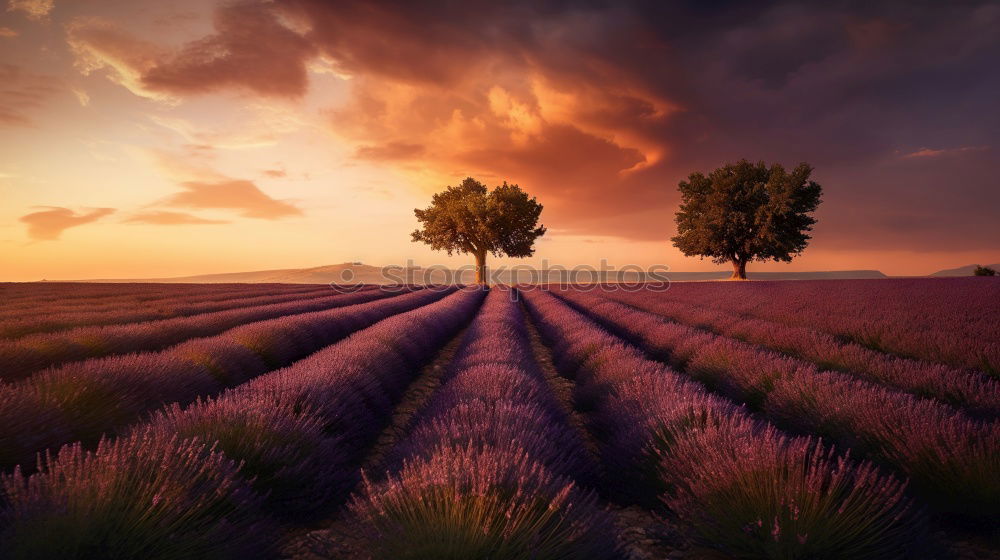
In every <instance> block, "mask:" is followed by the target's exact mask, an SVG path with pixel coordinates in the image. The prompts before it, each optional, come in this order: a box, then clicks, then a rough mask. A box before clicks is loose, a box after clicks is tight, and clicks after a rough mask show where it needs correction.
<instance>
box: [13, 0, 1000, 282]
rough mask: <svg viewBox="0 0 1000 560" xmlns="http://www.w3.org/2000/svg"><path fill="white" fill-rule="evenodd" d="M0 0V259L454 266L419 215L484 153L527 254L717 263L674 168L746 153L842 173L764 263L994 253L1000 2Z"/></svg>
mask: <svg viewBox="0 0 1000 560" xmlns="http://www.w3.org/2000/svg"><path fill="white" fill-rule="evenodd" d="M0 1H3V2H7V5H6V6H4V7H0V147H2V149H0V198H2V205H0V280H37V279H41V278H48V279H70V278H95V277H104V278H109V277H158V276H177V275H187V274H196V273H210V272H234V271H242V270H256V269H267V268H286V267H287V268H293V267H308V266H318V265H323V264H334V263H339V262H344V261H364V262H365V263H369V264H375V265H385V264H402V263H405V262H406V261H407V259H413V261H415V262H416V263H417V264H422V265H431V264H436V263H445V264H465V263H467V261H469V258H468V257H465V256H463V257H454V258H451V259H449V258H448V257H446V256H445V255H444V254H439V253H434V252H432V251H430V250H429V248H427V247H425V246H423V245H417V244H414V243H411V242H410V239H409V233H410V232H411V231H412V230H413V229H414V228H415V227H416V225H417V224H416V220H415V218H414V216H413V209H414V208H415V207H424V206H426V205H427V203H428V202H429V198H430V194H431V193H433V192H435V191H437V190H440V189H442V188H443V187H444V186H446V185H453V184H457V183H459V182H460V181H461V180H462V179H463V178H464V177H466V176H470V175H471V176H473V177H476V178H478V179H480V180H482V181H484V182H486V183H488V184H490V185H494V184H499V183H501V182H502V181H504V180H506V181H508V182H513V183H518V184H519V185H520V186H521V187H522V188H524V189H525V190H527V191H528V192H529V193H531V194H533V195H535V196H537V197H538V200H539V201H540V202H541V203H542V204H544V205H545V211H544V212H543V214H542V222H543V223H544V224H545V225H546V226H547V227H548V228H549V233H548V234H547V235H546V236H545V237H544V238H543V240H542V241H540V242H539V243H538V244H537V254H536V256H535V257H534V258H532V259H527V260H526V261H525V262H528V263H532V264H538V263H540V262H541V261H542V259H546V260H548V261H549V262H553V263H560V264H565V265H573V264H579V263H587V264H596V263H598V262H599V261H600V260H601V259H607V260H608V261H609V262H610V263H612V264H614V265H618V266H621V265H624V264H630V263H634V264H639V265H642V266H648V265H652V264H654V263H662V264H667V265H669V266H670V267H671V268H672V269H674V270H681V271H684V270H710V269H715V268H717V267H716V266H715V265H713V264H711V263H710V262H709V261H707V260H706V261H700V260H698V259H696V258H687V257H683V256H682V255H681V254H680V253H679V252H678V251H677V250H676V249H675V248H674V247H672V246H671V245H670V242H669V237H670V236H671V235H673V234H674V223H673V216H674V212H675V210H676V208H677V204H678V200H679V195H678V192H677V183H678V181H679V180H681V179H683V178H684V177H686V176H687V175H688V174H689V173H691V172H693V171H699V170H700V171H709V170H711V169H713V168H715V167H718V166H719V165H721V164H724V163H726V162H729V161H735V160H737V159H740V158H744V157H745V158H748V159H751V160H757V159H763V160H766V161H774V162H779V163H783V164H785V165H786V166H789V167H790V166H794V165H795V164H797V163H799V162H800V161H807V162H809V163H811V164H812V165H813V166H814V167H815V172H814V176H813V178H814V179H815V180H816V181H818V182H819V183H821V184H822V185H823V187H824V202H823V204H822V205H821V207H820V210H819V212H818V214H817V218H818V220H819V223H818V225H817V226H816V228H815V231H814V239H813V242H812V244H811V245H810V247H809V248H808V249H807V250H806V252H805V254H804V255H803V256H802V257H800V258H798V259H797V260H795V261H794V262H793V263H791V264H789V265H785V264H773V263H772V264H753V265H751V267H750V268H751V271H752V270H824V269H862V268H876V269H880V270H882V271H883V272H886V273H888V274H925V273H930V272H933V271H935V270H938V269H941V268H950V267H955V266H960V265H965V264H970V263H984V264H986V263H994V262H997V261H1000V181H998V176H1000V175H998V171H1000V166H998V164H997V162H998V151H1000V109H998V107H997V103H998V100H1000V72H998V71H997V67H998V66H1000V5H998V4H997V3H996V2H983V3H981V4H977V3H975V2H955V3H945V2H941V3H930V2H863V3H862V2H858V3H839V2H817V3H816V4H815V6H812V7H810V6H807V5H805V4H803V3H788V4H783V3H773V4H770V5H768V4H765V3H734V4H733V5H732V6H728V5H727V4H726V3H716V2H688V3H683V2H678V3H672V2H523V3H503V2H475V1H468V2H447V3H425V2H399V3H398V4H397V3H371V2H351V1H319V0H275V1H259V0H253V1H240V2H218V3H215V2H210V1H204V0H198V1H195V0H178V1H171V2H142V1H136V0H0ZM435 6H436V7H435ZM493 262H494V263H496V262H497V261H493Z"/></svg>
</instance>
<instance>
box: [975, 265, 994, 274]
mask: <svg viewBox="0 0 1000 560" xmlns="http://www.w3.org/2000/svg"><path fill="white" fill-rule="evenodd" d="M972 274H973V275H974V276H996V275H997V271H995V270H993V269H992V268H990V267H988V266H982V265H978V264H977V265H976V269H975V270H973V271H972Z"/></svg>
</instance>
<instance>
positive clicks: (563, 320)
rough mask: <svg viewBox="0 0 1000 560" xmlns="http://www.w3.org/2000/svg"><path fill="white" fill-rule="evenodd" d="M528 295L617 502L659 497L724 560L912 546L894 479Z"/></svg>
mask: <svg viewBox="0 0 1000 560" xmlns="http://www.w3.org/2000/svg"><path fill="white" fill-rule="evenodd" d="M525 299H526V303H527V305H528V307H529V309H530V311H531V313H532V314H533V315H534V316H535V317H536V319H537V320H538V321H539V323H540V325H541V329H542V332H543V335H544V336H545V338H546V339H547V340H548V341H549V343H550V344H551V345H552V347H553V353H554V356H555V359H556V362H557V367H558V368H559V370H560V371H561V372H563V373H564V374H566V375H568V376H570V377H572V378H573V379H575V381H576V383H577V387H578V391H577V402H578V403H579V405H580V406H582V407H584V408H585V409H587V410H590V411H591V412H590V414H589V417H590V420H591V422H590V425H591V427H592V431H593V433H594V435H595V436H596V437H597V439H598V440H599V442H600V444H601V456H602V459H603V461H604V463H605V465H606V469H607V472H608V473H609V476H608V481H607V486H608V488H609V489H611V490H612V491H613V493H614V494H615V495H617V496H619V497H620V499H622V500H625V501H635V500H638V501H646V502H647V503H648V502H649V498H650V497H652V498H653V499H654V500H658V501H659V502H660V503H661V505H663V506H665V507H667V508H669V509H670V510H671V511H672V512H673V513H674V515H676V516H677V518H678V519H679V520H680V521H681V522H682V523H683V525H684V527H685V528H686V529H687V530H688V531H689V532H690V534H691V537H692V540H693V541H694V543H696V544H697V545H700V546H701V547H705V548H711V549H715V550H717V551H719V552H721V553H723V554H724V555H726V557H739V558H903V557H907V555H908V554H909V552H910V551H911V550H912V549H913V547H914V546H915V545H916V544H917V543H916V539H917V538H918V537H919V536H920V534H921V531H922V517H921V515H920V514H919V512H917V511H915V509H914V506H913V505H912V503H911V501H910V500H909V499H908V498H906V496H905V495H904V486H905V485H904V484H903V483H902V482H900V481H899V480H897V479H894V478H892V477H891V476H886V475H883V474H881V473H880V472H879V471H878V470H877V469H876V468H874V467H873V466H872V465H870V464H867V463H857V462H853V461H851V460H849V459H847V458H846V457H841V456H837V455H835V454H834V453H833V451H832V450H830V449H827V448H825V447H823V446H822V445H821V444H819V443H818V442H816V441H815V440H812V439H809V438H792V437H789V436H787V435H785V434H783V433H781V432H780V431H778V430H776V429H775V428H774V427H772V426H770V425H767V424H764V423H762V422H759V421H756V420H754V419H753V418H752V417H750V416H749V415H748V414H747V413H746V412H745V410H744V409H742V408H741V407H738V406H735V405H733V404H732V403H731V402H728V401H726V400H724V399H722V398H719V397H716V396H713V395H710V394H708V393H707V392H706V391H705V390H704V389H703V388H702V387H701V386H700V385H698V384H696V383H693V382H690V381H686V380H684V379H683V378H682V377H681V376H679V375H677V374H676V373H674V372H673V371H672V370H670V369H669V368H668V367H666V366H665V365H663V364H661V363H659V362H655V361H652V360H650V359H647V358H646V357H645V356H644V355H643V354H642V352H640V351H639V350H638V349H636V348H634V347H632V346H630V345H628V344H626V343H624V342H623V341H622V340H621V339H619V338H617V337H615V336H613V335H611V334H609V333H608V332H606V331H604V330H603V329H601V328H599V327H598V326H597V325H596V324H595V323H594V322H593V321H591V320H589V319H587V318H586V317H585V316H584V315H583V314H581V313H578V312H576V311H574V310H573V309H572V308H571V307H569V306H568V305H567V304H566V303H565V302H563V301H561V300H559V299H558V298H555V297H553V296H552V295H550V294H548V293H544V292H540V291H532V292H527V293H525Z"/></svg>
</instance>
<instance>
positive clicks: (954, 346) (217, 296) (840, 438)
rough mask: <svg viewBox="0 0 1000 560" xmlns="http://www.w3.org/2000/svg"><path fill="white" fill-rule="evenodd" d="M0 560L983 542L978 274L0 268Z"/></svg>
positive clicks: (702, 552) (681, 553) (992, 388)
mask: <svg viewBox="0 0 1000 560" xmlns="http://www.w3.org/2000/svg"><path fill="white" fill-rule="evenodd" d="M0 302H2V303H0V471H2V476H0V558H2V559H7V558H10V559H38V558H122V559H124V558H156V559H175V558H219V559H223V558H225V559H228V558H233V559H236V558H241V559H242V558H298V559H316V558H362V559H363V558H373V559H473V558H482V559H487V558H488V559H507V558H511V559H522V558H523V559H539V560H541V559H567V560H570V559H596V560H600V559H609V560H610V559H622V560H626V559H635V560H638V559H654V558H691V559H696V558H720V559H721V558H740V559H855V558H856V559H881V558H900V559H903V558H941V559H950V558H960V559H966V558H968V559H973V558H996V557H998V555H1000V544H998V534H997V522H996V520H997V519H1000V424H998V419H1000V281H998V280H996V279H992V278H953V279H908V280H824V281H795V282H749V283H700V282H699V283H684V284H674V285H673V286H671V287H670V289H669V290H667V291H653V290H631V291H629V290H621V289H613V287H611V286H603V287H602V286H576V287H558V286H546V287H544V288H543V287H538V286H522V287H519V288H511V287H504V286H495V287H493V288H492V289H485V288H471V287H469V288H459V287H448V288H445V287H421V286H410V287H405V288H397V289H386V288H380V287H375V286H365V287H361V288H353V289H333V288H331V287H329V286H322V285H291V284H213V285H208V284H60V283H38V284H0Z"/></svg>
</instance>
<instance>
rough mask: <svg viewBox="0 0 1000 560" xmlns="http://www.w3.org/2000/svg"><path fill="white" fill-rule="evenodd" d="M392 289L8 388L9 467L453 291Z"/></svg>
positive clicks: (3, 443)
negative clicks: (343, 304) (387, 293)
mask: <svg viewBox="0 0 1000 560" xmlns="http://www.w3.org/2000/svg"><path fill="white" fill-rule="evenodd" d="M392 295H393V296H395V297H389V298H381V299H375V300H374V301H370V302H367V303H360V304H356V305H352V306H348V307H339V308H335V309H328V310H324V311H316V312H312V313H303V314H299V315H288V316H285V317H280V318H277V319H270V320H265V321H259V322H255V323H250V324H247V325H242V326H240V327H236V328H234V329H231V330H229V331H226V332H224V333H222V334H219V335H216V336H213V337H209V338H200V339H195V340H190V341H187V342H185V343H182V344H179V345H177V346H174V347H172V348H168V349H166V350H163V351H159V352H146V353H137V354H130V355H126V356H113V357H108V358H98V359H93V360H86V361H83V362H74V363H72V364H67V365H65V366H63V367H60V368H56V369H50V370H46V371H44V372H42V373H39V374H38V375H35V376H32V377H31V378H29V379H26V380H23V381H21V382H18V383H14V384H10V385H6V386H0V468H4V469H8V468H10V467H12V466H14V465H17V464H23V465H25V466H27V467H30V466H31V464H32V462H33V458H34V456H35V454H36V453H37V452H40V451H44V450H45V449H51V448H54V447H56V446H59V445H61V444H64V443H69V442H73V441H83V442H84V443H93V442H95V441H96V440H97V439H98V438H100V437H101V436H102V435H103V434H105V433H107V432H109V431H111V430H115V429H117V428H120V427H122V426H127V425H129V424H130V423H133V422H135V421H136V420H138V419H139V418H141V416H142V415H143V414H145V413H147V412H149V411H151V410H154V409H156V408H157V407H159V406H161V405H163V404H167V403H173V402H178V403H186V402H189V401H191V400H193V399H195V398H197V397H200V396H207V395H211V394H214V393H217V392H219V391H220V390H222V389H224V388H225V387H231V386H235V385H238V384H240V383H243V382H245V381H247V380H248V379H251V378H253V377H257V376H259V375H261V374H264V373H266V372H268V371H271V370H274V369H277V368H280V367H283V366H287V365H289V364H291V363H292V362H294V361H296V360H300V359H302V358H304V357H306V356H308V355H309V354H311V353H313V352H315V351H317V350H319V349H321V348H323V347H324V346H327V345H329V344H332V343H334V342H336V341H338V340H340V339H342V338H344V337H345V336H347V335H349V334H351V333H352V332H355V331H358V330H360V329H364V328H366V327H368V326H370V325H372V324H374V323H375V322H377V321H381V320H383V319H385V318H386V317H390V316H392V315H395V314H398V313H402V312H405V311H409V310H412V309H415V308H417V307H420V306H422V305H426V304H428V303H431V302H433V301H436V300H438V299H440V298H442V297H444V296H445V295H446V292H442V291H437V290H419V291H417V292H414V293H408V294H403V295H396V294H392Z"/></svg>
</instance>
